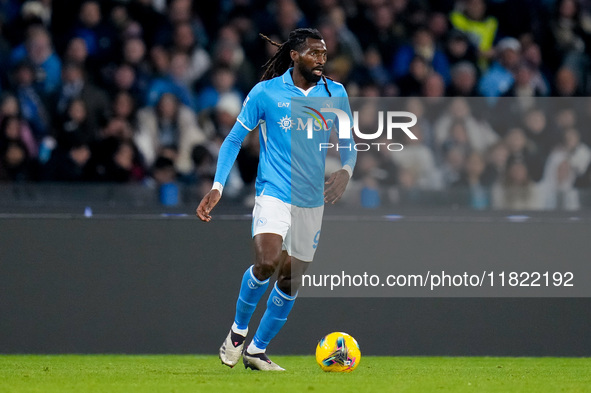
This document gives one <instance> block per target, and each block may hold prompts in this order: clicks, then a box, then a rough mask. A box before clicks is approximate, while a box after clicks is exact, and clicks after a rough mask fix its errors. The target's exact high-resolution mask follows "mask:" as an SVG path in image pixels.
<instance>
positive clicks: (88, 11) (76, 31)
mask: <svg viewBox="0 0 591 393" xmlns="http://www.w3.org/2000/svg"><path fill="white" fill-rule="evenodd" d="M116 35H117V34H116V30H115V28H114V27H113V26H112V25H111V24H110V23H109V21H107V20H105V19H104V18H103V14H102V10H101V4H100V2H98V1H96V0H85V1H84V2H82V4H81V5H80V10H79V12H78V19H77V21H76V22H75V24H74V26H73V28H72V30H71V32H70V38H74V37H78V38H82V39H83V40H84V42H85V43H86V48H87V51H88V56H89V58H90V59H92V61H95V62H99V63H100V64H107V63H108V62H109V61H111V60H112V56H114V52H115V45H116V43H117V41H116Z"/></svg>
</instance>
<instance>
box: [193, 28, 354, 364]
mask: <svg viewBox="0 0 591 393" xmlns="http://www.w3.org/2000/svg"><path fill="white" fill-rule="evenodd" d="M263 38H265V39H267V40H268V41H269V42H271V43H272V44H274V45H276V46H278V47H279V49H278V51H277V53H276V54H275V55H274V56H273V57H272V58H271V59H270V60H269V61H268V62H267V64H265V66H266V70H265V73H264V75H263V77H262V79H261V82H259V83H258V84H257V85H256V86H255V87H254V88H253V89H252V90H251V91H250V93H249V94H248V96H247V98H246V99H245V101H244V104H243V107H242V111H241V112H240V114H239V115H238V119H237V122H236V124H235V125H234V127H233V128H232V131H231V132H230V134H229V135H228V136H227V137H226V139H225V140H224V143H223V144H222V147H221V148H220V153H219V157H218V164H217V170H216V175H215V179H214V185H213V187H212V189H211V191H209V192H208V193H207V194H206V195H205V196H204V197H203V199H202V200H201V203H200V204H199V206H198V207H197V212H196V213H197V216H198V217H199V218H200V219H201V220H203V221H205V222H209V221H210V220H211V215H210V213H211V210H212V209H213V208H214V206H215V205H216V204H217V203H218V201H219V200H220V198H221V195H222V190H223V186H224V183H225V181H226V179H227V177H228V174H229V172H230V169H231V168H232V166H233V164H234V161H235V160H236V157H237V155H238V151H239V149H240V146H241V144H242V141H243V140H244V138H245V137H246V135H247V134H248V133H249V132H250V131H252V130H253V129H255V128H256V127H257V126H258V127H259V139H260V144H261V149H260V158H259V167H258V172H257V180H256V201H255V207H254V210H253V225H252V236H253V240H254V249H255V261H254V265H252V266H250V267H249V268H248V269H246V272H245V273H244V275H243V277H242V284H241V287H240V292H239V295H238V301H237V304H236V314H235V318H234V324H233V325H232V328H231V330H230V332H229V333H228V336H227V337H226V339H225V341H224V342H223V344H222V346H221V348H220V353H219V355H220V359H221V361H222V363H223V364H225V365H227V366H230V367H234V366H235V365H236V364H237V363H238V362H239V360H240V357H241V356H242V358H243V359H242V360H243V363H244V366H245V367H246V368H251V369H253V370H265V371H283V370H284V369H283V368H281V367H280V366H278V365H277V364H275V363H274V362H272V361H271V360H270V359H269V358H268V357H267V355H266V353H265V351H266V348H267V345H268V344H269V342H270V341H271V339H272V338H273V337H275V335H276V334H277V333H278V332H279V330H280V329H281V328H282V327H283V325H284V324H285V322H286V320H287V316H288V314H289V312H290V311H291V308H292V307H293V303H294V300H295V299H296V295H297V289H298V287H299V285H300V284H301V275H302V274H303V272H304V271H305V270H306V268H307V267H308V265H309V263H310V262H311V261H312V259H313V257H314V252H315V250H316V247H317V244H318V239H319V235H320V227H321V223H322V215H323V211H324V203H335V202H337V201H338V200H339V199H340V198H341V196H342V195H343V192H344V191H345V188H346V186H347V183H348V182H349V179H350V178H351V174H352V171H353V167H354V166H355V161H356V158H357V155H356V152H355V150H354V149H352V148H351V147H352V146H351V145H352V144H351V140H350V139H349V140H348V139H343V140H340V143H342V144H344V143H349V144H348V147H349V148H348V149H341V150H340V155H341V163H342V169H340V170H338V171H336V172H334V173H332V174H331V176H330V177H329V178H328V180H327V181H326V183H325V182H324V165H325V158H326V150H321V149H318V148H313V149H307V150H305V149H304V150H305V153H302V152H301V151H295V150H296V149H299V148H298V147H297V146H298V145H293V146H292V127H291V124H292V122H291V117H290V115H291V114H292V112H291V108H289V103H290V101H291V99H292V98H296V97H333V99H335V98H334V97H341V101H345V102H346V107H345V108H343V110H344V111H346V112H347V113H348V114H349V115H350V108H349V105H348V100H347V98H346V97H347V93H346V91H345V88H344V87H343V85H341V84H340V83H337V82H333V81H332V80H330V79H328V78H326V77H324V75H323V69H324V64H325V63H326V52H327V51H326V45H325V43H324V40H323V39H322V36H321V35H320V33H319V32H318V30H316V29H296V30H294V31H292V32H291V33H290V34H289V38H288V40H287V41H286V42H284V43H283V44H277V43H275V42H273V41H271V40H270V39H268V38H267V37H265V36H263ZM337 100H338V98H337ZM335 123H336V122H335ZM325 124H326V122H325ZM329 131H330V130H329ZM293 132H295V131H293ZM299 132H304V131H299ZM314 134H315V138H318V137H320V138H324V140H323V141H324V142H328V137H329V136H330V132H315V133H314ZM304 135H305V134H304ZM300 146H303V145H301V144H300ZM316 146H318V145H316ZM343 146H344V145H343ZM292 148H293V149H292ZM296 179H297V180H296ZM296 182H297V183H296ZM296 194H297V195H296ZM277 269H278V270H279V272H278V278H277V282H276V283H275V285H274V287H273V289H272V290H271V293H270V295H269V300H268V301H267V309H266V311H265V313H264V315H263V317H262V319H261V321H260V323H259V326H258V329H257V331H256V333H255V335H254V338H253V340H252V342H251V343H250V345H249V346H248V347H247V348H246V349H244V343H245V338H246V335H247V333H248V324H249V322H250V318H251V316H252V314H253V312H254V310H255V307H256V305H257V303H258V302H259V300H260V299H261V297H262V295H263V294H264V293H265V291H266V289H267V287H268V285H269V278H270V277H271V276H272V275H273V273H274V272H275V271H276V270H277Z"/></svg>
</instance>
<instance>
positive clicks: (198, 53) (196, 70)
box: [173, 22, 211, 84]
mask: <svg viewBox="0 0 591 393" xmlns="http://www.w3.org/2000/svg"><path fill="white" fill-rule="evenodd" d="M173 50H175V51H178V52H183V53H186V54H187V56H188V57H189V59H190V66H189V71H188V72H187V79H188V83H190V84H194V83H196V82H198V81H199V80H200V79H201V78H202V77H203V76H204V75H205V73H206V72H207V71H208V70H209V68H210V67H211V57H210V56H209V53H207V51H206V50H205V49H203V47H202V46H201V45H200V42H198V40H197V38H196V37H195V33H194V31H193V29H192V27H191V24H190V23H189V22H182V23H179V24H177V25H176V26H175V28H174V34H173Z"/></svg>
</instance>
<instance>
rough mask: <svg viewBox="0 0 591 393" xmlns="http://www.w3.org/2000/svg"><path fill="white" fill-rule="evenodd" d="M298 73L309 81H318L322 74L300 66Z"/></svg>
mask: <svg viewBox="0 0 591 393" xmlns="http://www.w3.org/2000/svg"><path fill="white" fill-rule="evenodd" d="M300 74H302V76H303V77H304V79H305V80H306V81H308V82H310V83H318V81H319V80H320V78H322V76H320V75H316V74H313V73H312V70H307V69H304V68H300Z"/></svg>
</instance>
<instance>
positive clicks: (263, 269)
mask: <svg viewBox="0 0 591 393" xmlns="http://www.w3.org/2000/svg"><path fill="white" fill-rule="evenodd" d="M278 265H279V256H271V255H269V256H262V257H261V258H257V261H256V263H255V264H254V267H253V269H252V273H253V274H254V276H255V277H256V278H257V280H261V281H264V280H266V279H267V278H269V277H271V276H272V275H273V273H275V269H277V266H278Z"/></svg>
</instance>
